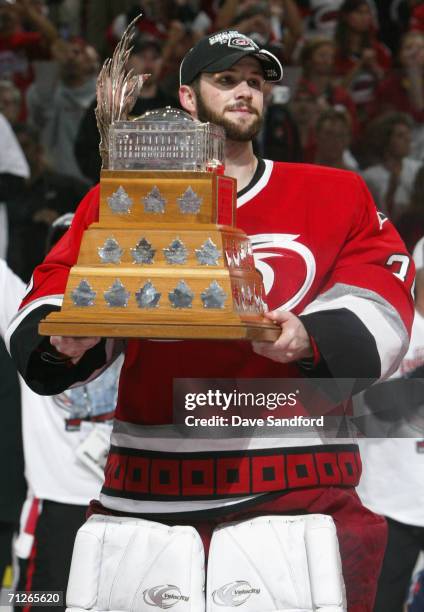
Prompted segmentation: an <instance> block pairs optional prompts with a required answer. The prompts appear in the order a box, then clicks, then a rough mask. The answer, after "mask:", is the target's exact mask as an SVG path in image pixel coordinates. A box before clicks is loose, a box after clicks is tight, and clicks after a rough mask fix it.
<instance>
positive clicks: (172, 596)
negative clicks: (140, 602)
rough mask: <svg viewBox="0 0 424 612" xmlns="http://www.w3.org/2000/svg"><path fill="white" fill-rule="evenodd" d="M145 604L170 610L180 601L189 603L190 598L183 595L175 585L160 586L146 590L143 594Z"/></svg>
mask: <svg viewBox="0 0 424 612" xmlns="http://www.w3.org/2000/svg"><path fill="white" fill-rule="evenodd" d="M143 599H144V602H145V603H146V604H147V605H148V606H153V607H155V608H160V609H161V610H168V609H169V608H172V607H173V606H175V605H176V604H177V603H178V602H180V601H188V600H189V599H190V598H189V597H187V596H186V595H181V591H180V589H179V588H178V587H177V586H175V584H161V585H159V586H155V587H152V588H151V589H146V590H145V591H144V592H143Z"/></svg>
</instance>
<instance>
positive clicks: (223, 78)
mask: <svg viewBox="0 0 424 612" xmlns="http://www.w3.org/2000/svg"><path fill="white" fill-rule="evenodd" d="M219 83H221V84H222V85H233V83H234V78H233V77H231V76H221V77H219Z"/></svg>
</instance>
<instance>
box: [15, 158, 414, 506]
mask: <svg viewBox="0 0 424 612" xmlns="http://www.w3.org/2000/svg"><path fill="white" fill-rule="evenodd" d="M259 168H260V170H259V171H258V172H257V173H256V175H255V177H254V180H253V181H252V182H251V184H250V185H249V186H248V187H247V188H246V189H245V190H243V192H241V193H239V196H238V208H237V225H238V226H239V227H241V228H242V229H243V230H244V231H245V232H246V233H247V234H248V235H249V236H250V239H251V241H252V246H253V251H254V256H255V262H256V266H257V268H258V270H259V271H260V272H261V273H262V276H263V280H264V286H265V291H266V295H267V302H268V306H269V308H270V309H271V310H273V309H277V308H280V309H286V310H291V311H293V312H294V313H295V314H297V315H299V316H300V317H301V319H302V321H303V323H304V325H305V327H306V329H307V331H308V332H309V333H310V335H311V336H312V337H313V338H314V340H315V341H316V344H317V346H318V349H319V351H320V355H321V361H320V363H319V364H318V365H317V367H316V368H315V370H313V371H312V373H311V372H309V374H310V375H312V376H314V377H319V376H333V377H336V378H337V377H339V378H368V379H379V378H381V377H385V376H388V375H389V374H391V373H392V372H394V371H395V370H396V368H397V367H398V365H399V363H400V361H401V359H402V356H403V355H404V353H405V351H406V349H407V346H408V342H409V333H410V328H411V325H412V319H413V303H412V298H411V287H412V283H413V278H414V270H413V264H411V262H410V258H409V256H408V254H407V252H406V250H405V247H404V245H403V244H402V242H401V240H400V238H399V236H398V234H397V233H396V231H395V230H394V228H393V226H392V225H391V223H390V221H388V220H387V219H386V218H385V217H384V216H383V215H382V214H381V213H378V211H377V210H376V207H375V205H374V203H373V201H372V199H371V196H370V195H369V193H368V191H367V188H366V186H365V184H364V182H363V181H362V179H361V178H360V177H359V176H357V175H356V174H354V173H351V172H346V171H339V170H333V169H329V168H325V167H319V166H308V165H300V164H285V163H273V162H271V161H265V162H264V161H263V160H261V163H260V166H259ZM98 204H99V187H95V188H94V189H93V190H92V191H91V192H90V193H89V194H88V195H87V197H86V198H85V199H84V200H83V202H82V203H81V205H80V207H79V208H78V210H77V213H76V215H75V218H74V221H73V224H72V226H71V228H70V230H69V231H68V232H67V234H66V235H65V236H64V237H63V239H62V240H61V241H60V242H59V243H58V245H56V247H55V248H54V249H53V250H52V251H51V252H50V253H49V255H48V256H47V257H46V259H45V261H44V262H43V264H42V265H41V266H39V267H38V268H37V269H36V270H35V272H34V275H33V280H32V283H31V285H30V287H29V290H28V293H27V296H26V298H25V299H24V301H23V303H22V306H21V310H20V312H19V313H18V315H17V317H16V318H15V319H14V321H13V322H12V324H11V326H10V328H9V338H10V348H11V352H12V354H13V355H14V358H15V359H16V361H17V362H18V364H19V367H20V370H21V372H22V374H23V375H24V377H25V378H26V380H27V382H28V384H29V385H30V386H32V388H33V389H34V390H36V391H37V392H39V393H45V394H53V393H58V392H60V391H62V390H63V388H64V387H67V386H70V385H72V384H75V383H78V382H81V381H84V380H87V379H89V378H90V377H93V376H95V375H96V374H97V373H98V372H99V371H101V370H102V369H103V368H104V367H105V365H106V364H107V362H108V360H110V359H111V358H112V354H113V347H112V345H113V344H115V345H116V343H113V341H111V340H108V341H107V342H106V344H104V343H103V344H102V345H98V346H97V347H95V348H94V349H91V351H88V353H86V355H85V356H84V357H83V359H82V360H81V361H80V362H79V363H78V364H77V366H74V367H71V368H69V367H67V366H66V365H63V364H60V363H52V362H51V360H50V359H48V358H46V354H47V355H48V353H49V349H48V347H47V345H46V342H47V341H46V339H42V338H40V337H39V336H38V335H37V325H38V322H39V321H40V319H41V318H43V317H44V316H45V315H46V314H47V313H48V312H50V311H52V310H54V309H58V307H60V304H61V300H62V296H63V293H64V290H65V286H66V281H67V277H68V273H69V269H70V267H71V266H72V265H74V264H75V263H76V260H77V255H78V250H79V246H80V242H81V237H82V233H83V231H84V230H85V228H87V227H88V225H90V224H91V223H92V222H94V221H96V220H97V218H98ZM302 375H303V373H302V369H301V367H300V366H299V365H298V364H295V363H294V364H289V365H284V364H281V363H277V362H274V361H271V360H269V359H267V358H264V357H262V356H260V355H257V354H256V353H254V352H253V350H252V348H251V346H250V344H249V343H247V342H236V341H225V342H224V341H214V342H207V341H181V342H175V341H174V342H172V341H163V342H162V341H160V342H158V341H149V340H128V341H127V342H126V346H125V363H124V366H123V368H122V371H121V378H120V387H119V398H118V405H117V409H116V423H115V428H114V433H113V435H112V440H111V443H112V446H111V451H110V456H109V461H108V465H107V468H106V481H105V486H104V489H103V492H102V496H101V501H102V503H103V504H104V505H105V506H107V507H108V508H111V509H114V510H120V511H131V512H136V513H142V514H146V513H154V512H159V513H164V512H168V511H169V512H174V511H178V509H183V510H200V509H205V510H206V509H210V508H212V507H216V506H224V505H228V504H233V503H237V502H243V501H244V500H246V499H251V498H252V496H254V495H260V494H263V493H270V492H272V491H274V492H275V491H283V490H286V489H294V488H304V487H308V486H323V485H331V486H334V485H341V486H352V485H355V484H356V483H357V481H358V478H359V473H360V461H359V455H358V453H357V448H356V446H355V445H352V444H350V443H347V444H340V442H338V441H335V442H337V444H334V445H332V444H328V441H327V442H325V443H324V444H323V442H322V441H321V440H320V439H312V440H310V439H307V440H305V439H303V440H301V439H291V440H283V439H282V438H266V439H265V438H255V439H251V440H250V439H249V440H246V439H243V440H240V439H235V438H228V439H225V438H224V439H214V438H211V439H209V440H205V439H200V440H199V439H193V440H190V439H186V438H182V437H181V435H178V434H177V433H175V431H174V432H172V428H170V427H169V424H170V423H171V422H172V385H173V380H174V379H176V378H203V379H205V378H209V379H219V378H231V379H237V378H262V379H264V378H284V377H291V378H294V377H299V376H302ZM283 464H284V465H283ZM267 468H270V470H268V469H267ZM165 507H166V509H164V508H165Z"/></svg>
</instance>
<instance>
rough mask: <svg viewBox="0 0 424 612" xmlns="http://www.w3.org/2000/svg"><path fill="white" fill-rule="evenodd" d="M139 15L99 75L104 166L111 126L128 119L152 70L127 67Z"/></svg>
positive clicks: (106, 161)
mask: <svg viewBox="0 0 424 612" xmlns="http://www.w3.org/2000/svg"><path fill="white" fill-rule="evenodd" d="M140 18H141V14H140V15H138V16H137V17H136V18H135V19H134V20H133V21H131V23H130V24H129V25H128V27H127V29H126V30H125V32H124V34H123V35H122V38H121V40H120V41H119V43H118V44H117V46H116V48H115V51H114V52H113V55H112V57H111V58H108V59H107V60H106V61H105V62H104V64H103V67H102V69H101V71H100V73H99V76H98V77H97V87H96V92H97V107H96V110H95V113H96V120H97V127H98V130H99V132H100V147H99V150H100V157H101V159H102V168H103V169H107V168H108V167H109V127H110V126H111V125H112V124H113V123H114V122H115V121H125V120H127V119H128V115H129V114H130V112H131V110H132V109H133V107H134V104H135V102H136V100H137V98H138V96H139V95H140V90H141V88H142V86H143V83H144V82H145V81H146V80H147V79H148V78H149V76H150V74H135V73H134V70H130V71H127V70H126V66H127V62H128V58H129V56H130V54H131V51H132V46H131V44H132V41H133V39H134V35H135V32H136V28H135V26H136V23H137V21H138V20H139V19H140Z"/></svg>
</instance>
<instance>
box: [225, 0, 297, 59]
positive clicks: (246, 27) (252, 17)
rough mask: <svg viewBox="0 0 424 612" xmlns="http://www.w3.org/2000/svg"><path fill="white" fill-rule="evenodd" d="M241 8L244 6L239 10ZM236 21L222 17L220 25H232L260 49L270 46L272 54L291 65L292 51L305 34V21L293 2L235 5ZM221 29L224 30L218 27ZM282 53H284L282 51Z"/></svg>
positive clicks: (272, 0)
mask: <svg viewBox="0 0 424 612" xmlns="http://www.w3.org/2000/svg"><path fill="white" fill-rule="evenodd" d="M240 4H241V6H240ZM233 5H234V9H236V10H233V17H232V18H231V14H230V12H228V13H227V16H226V19H225V20H223V19H222V16H221V15H222V14H221V15H219V16H218V19H217V22H224V21H230V23H229V25H228V26H222V27H232V26H235V27H236V29H237V30H238V31H239V32H242V33H243V34H246V35H247V36H249V37H250V38H252V39H253V40H254V41H255V42H256V43H257V44H258V45H259V46H264V45H269V46H270V47H271V51H272V52H273V53H277V55H280V56H281V59H282V60H283V61H285V62H286V63H289V62H290V61H291V57H292V54H293V51H294V49H295V47H296V45H297V43H298V41H299V40H300V38H301V36H302V34H303V21H302V17H301V14H300V12H299V10H298V8H297V5H296V3H295V2H294V0H262V2H259V3H246V2H244V3H238V4H236V3H235V2H233ZM218 29H221V26H219V27H218ZM280 49H281V51H280Z"/></svg>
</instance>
